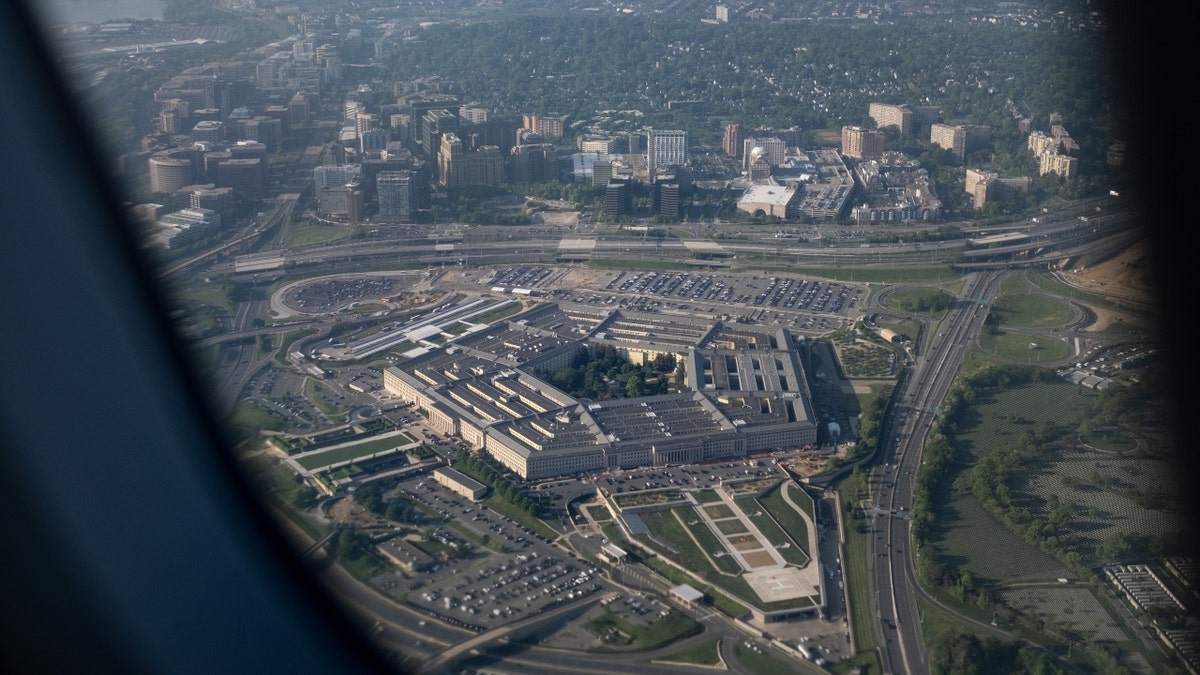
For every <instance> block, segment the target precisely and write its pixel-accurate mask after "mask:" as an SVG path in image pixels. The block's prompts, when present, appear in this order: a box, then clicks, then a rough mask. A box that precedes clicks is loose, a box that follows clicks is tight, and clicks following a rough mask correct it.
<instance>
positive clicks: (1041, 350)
mask: <svg viewBox="0 0 1200 675" xmlns="http://www.w3.org/2000/svg"><path fill="white" fill-rule="evenodd" d="M978 341H979V348H980V349H981V350H983V351H984V352H986V353H987V354H988V355H989V356H991V357H993V358H994V359H996V360H999V361H1007V362H1010V363H1033V364H1037V363H1042V362H1046V363H1051V362H1054V361H1057V360H1059V359H1064V358H1066V357H1068V356H1070V354H1071V346H1070V345H1069V344H1067V343H1066V341H1064V340H1063V339H1062V338H1058V337H1054V336H1052V335H1050V334H1048V333H1028V332H1019V333H1018V332H1012V331H1006V330H1004V328H1000V329H999V330H997V331H995V332H991V331H987V330H984V331H982V332H980V333H979V338H978Z"/></svg>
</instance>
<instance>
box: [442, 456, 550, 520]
mask: <svg viewBox="0 0 1200 675" xmlns="http://www.w3.org/2000/svg"><path fill="white" fill-rule="evenodd" d="M454 461H455V464H454V468H456V469H458V470H459V471H462V472H463V473H465V474H467V475H469V476H471V477H473V478H475V479H476V480H478V481H479V482H481V483H483V484H484V485H487V486H488V487H490V488H492V490H493V492H495V494H496V495H498V496H499V497H500V498H501V499H503V500H504V501H506V502H508V503H509V504H512V505H513V506H516V507H517V508H519V509H521V510H522V511H524V512H526V513H528V514H529V515H531V516H536V515H537V511H538V508H537V502H535V501H533V500H532V499H530V498H529V495H527V494H526V493H525V491H524V490H522V489H521V488H520V487H519V486H518V485H516V484H515V483H513V482H512V481H511V480H509V479H508V478H506V477H505V476H504V474H503V473H501V472H500V471H498V470H496V469H495V468H494V467H493V466H492V465H491V464H489V463H488V462H487V460H486V459H484V458H483V457H482V456H481V455H480V454H479V453H475V452H470V451H468V450H466V449H463V448H459V450H458V452H457V453H455V457H454Z"/></svg>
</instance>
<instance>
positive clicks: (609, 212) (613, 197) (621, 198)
mask: <svg viewBox="0 0 1200 675" xmlns="http://www.w3.org/2000/svg"><path fill="white" fill-rule="evenodd" d="M629 201H630V188H629V183H628V181H623V180H610V181H609V182H608V185H606V186H605V188H604V215H606V216H619V215H622V214H625V213H629Z"/></svg>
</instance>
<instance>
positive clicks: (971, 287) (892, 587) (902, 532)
mask: <svg viewBox="0 0 1200 675" xmlns="http://www.w3.org/2000/svg"><path fill="white" fill-rule="evenodd" d="M1002 278H1003V273H1000V272H977V273H972V274H969V275H967V277H966V279H965V283H964V285H963V289H964V290H963V293H962V295H961V296H960V298H959V299H958V300H957V301H956V302H955V303H954V305H953V306H952V307H951V308H950V310H949V311H948V312H947V314H946V317H945V319H944V320H943V321H942V322H941V323H940V329H939V332H938V333H936V334H934V335H931V336H929V337H928V342H929V347H928V349H926V350H925V354H924V355H923V356H922V357H920V358H918V359H917V362H916V364H915V365H914V367H913V372H912V374H911V375H910V376H909V378H910V379H909V382H908V390H909V392H910V393H909V394H908V395H907V397H906V399H905V403H904V404H903V405H902V407H901V411H900V412H901V413H902V414H903V416H904V420H903V422H895V421H893V428H889V429H886V430H885V433H884V434H881V437H882V438H893V437H894V438H895V442H894V445H891V447H890V448H889V450H888V451H887V452H885V454H884V456H883V458H882V461H883V463H884V466H883V472H884V474H883V476H882V478H881V483H880V491H879V494H878V497H877V501H876V511H875V513H876V517H875V523H874V525H875V526H874V528H873V532H872V534H873V536H872V537H870V539H869V540H868V546H867V550H868V566H869V567H870V569H871V572H870V583H871V593H872V597H874V598H875V600H876V614H875V617H874V620H875V624H876V631H877V633H878V635H879V636H880V637H881V646H880V655H881V659H882V661H883V670H884V672H885V673H925V672H929V661H928V655H927V653H926V651H925V638H924V634H923V630H922V627H921V616H920V612H919V610H918V609H917V605H916V596H917V595H918V593H920V587H919V585H918V583H917V579H916V572H915V570H914V562H913V559H912V555H913V552H912V550H911V547H910V544H911V542H912V538H911V532H910V527H911V525H910V521H909V520H908V517H907V516H908V514H909V513H910V512H911V509H912V495H913V486H914V484H915V481H916V475H917V473H918V471H919V469H920V466H921V450H922V448H923V446H924V444H925V439H926V437H927V436H928V435H929V433H930V431H931V430H932V429H933V427H934V424H935V423H936V420H937V415H938V413H937V410H938V405H939V404H940V403H941V401H942V400H943V399H944V398H945V396H946V394H947V392H948V391H949V390H950V386H951V384H952V383H953V381H954V378H955V376H956V375H957V373H958V369H959V367H960V366H961V365H962V359H963V356H964V355H965V354H966V352H967V347H968V345H969V344H970V343H971V342H973V341H974V339H975V337H976V335H978V333H979V331H980V329H981V328H982V327H983V324H984V320H985V318H986V316H987V309H986V305H987V304H988V303H990V301H991V299H992V298H993V297H995V295H996V293H997V291H998V289H999V287H1000V280H1001V279H1002Z"/></svg>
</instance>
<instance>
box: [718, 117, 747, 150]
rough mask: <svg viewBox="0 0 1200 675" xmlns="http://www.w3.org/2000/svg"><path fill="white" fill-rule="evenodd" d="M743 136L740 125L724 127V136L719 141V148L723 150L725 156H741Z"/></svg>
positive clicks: (734, 124)
mask: <svg viewBox="0 0 1200 675" xmlns="http://www.w3.org/2000/svg"><path fill="white" fill-rule="evenodd" d="M744 139H745V135H744V133H743V131H742V125H740V124H737V123H733V124H726V125H725V134H724V137H723V138H722V140H721V147H723V148H724V149H725V154H726V155H729V156H730V157H741V156H742V142H743V140H744Z"/></svg>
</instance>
